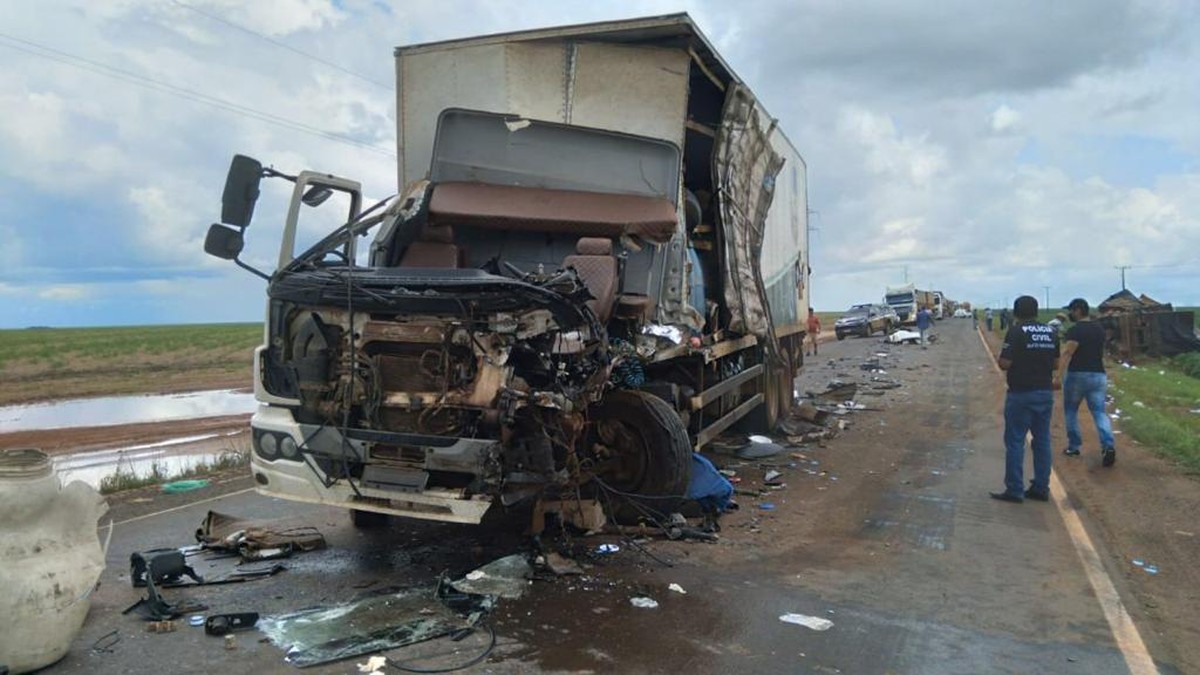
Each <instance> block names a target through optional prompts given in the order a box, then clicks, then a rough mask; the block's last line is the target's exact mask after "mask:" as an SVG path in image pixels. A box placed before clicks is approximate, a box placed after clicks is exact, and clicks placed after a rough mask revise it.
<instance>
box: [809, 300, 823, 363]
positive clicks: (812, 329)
mask: <svg viewBox="0 0 1200 675" xmlns="http://www.w3.org/2000/svg"><path fill="white" fill-rule="evenodd" d="M820 334H821V319H820V318H818V317H817V313H816V312H814V311H813V308H812V307H809V308H808V344H809V346H810V347H811V348H812V354H810V355H809V356H816V355H817V336H818V335H820Z"/></svg>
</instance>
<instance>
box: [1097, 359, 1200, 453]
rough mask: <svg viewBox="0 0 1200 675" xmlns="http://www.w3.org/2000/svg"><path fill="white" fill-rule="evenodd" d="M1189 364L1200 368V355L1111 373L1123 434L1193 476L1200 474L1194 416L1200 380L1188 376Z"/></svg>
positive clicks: (1198, 423)
mask: <svg viewBox="0 0 1200 675" xmlns="http://www.w3.org/2000/svg"><path fill="white" fill-rule="evenodd" d="M1191 357H1196V358H1191ZM1184 363H1190V364H1197V363H1200V355H1196V354H1192V355H1190V357H1189V358H1188V359H1183V360H1180V359H1178V358H1177V359H1175V360H1156V361H1152V360H1147V361H1145V362H1143V363H1140V364H1139V365H1138V367H1137V368H1136V369H1130V368H1122V367H1120V366H1118V367H1116V368H1113V369H1112V370H1110V373H1109V374H1110V376H1111V377H1112V380H1113V383H1114V390H1113V396H1114V398H1115V399H1116V406H1117V407H1118V408H1120V410H1121V413H1122V418H1121V420H1120V426H1121V429H1122V430H1123V431H1124V432H1125V433H1127V434H1129V435H1130V436H1131V437H1133V438H1134V440H1136V441H1137V442H1139V443H1141V444H1142V445H1144V446H1146V447H1148V448H1150V449H1151V450H1154V451H1155V452H1158V453H1159V454H1161V455H1163V456H1165V457H1167V458H1170V459H1172V460H1174V461H1176V462H1178V463H1179V464H1180V465H1181V466H1183V467H1185V468H1186V469H1187V470H1188V471H1190V472H1197V473H1200V414H1196V413H1192V412H1191V411H1192V410H1197V409H1200V379H1198V378H1196V377H1192V376H1190V375H1188V374H1187V373H1186V372H1184V370H1183V367H1186V366H1182V367H1181V364H1184ZM1160 373H1161V374H1160ZM1136 403H1141V404H1142V405H1141V406H1139V405H1136Z"/></svg>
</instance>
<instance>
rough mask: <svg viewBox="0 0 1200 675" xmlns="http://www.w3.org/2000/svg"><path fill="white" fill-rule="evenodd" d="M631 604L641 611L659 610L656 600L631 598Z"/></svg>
mask: <svg viewBox="0 0 1200 675" xmlns="http://www.w3.org/2000/svg"><path fill="white" fill-rule="evenodd" d="M629 604H631V605H633V606H634V607H639V608H641V609H658V601H656V600H655V599H654V598H643V597H638V598H630V599H629Z"/></svg>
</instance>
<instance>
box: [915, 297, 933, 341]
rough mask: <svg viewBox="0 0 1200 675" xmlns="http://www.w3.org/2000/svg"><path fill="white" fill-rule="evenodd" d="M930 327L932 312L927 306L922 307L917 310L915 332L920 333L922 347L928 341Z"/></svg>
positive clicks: (931, 324) (931, 325)
mask: <svg viewBox="0 0 1200 675" xmlns="http://www.w3.org/2000/svg"><path fill="white" fill-rule="evenodd" d="M930 328H933V313H932V312H930V311H929V308H928V307H922V308H921V311H919V312H917V332H919V333H920V334H921V346H922V347H924V346H925V345H926V344H927V342H928V339H927V338H928V337H929V329H930Z"/></svg>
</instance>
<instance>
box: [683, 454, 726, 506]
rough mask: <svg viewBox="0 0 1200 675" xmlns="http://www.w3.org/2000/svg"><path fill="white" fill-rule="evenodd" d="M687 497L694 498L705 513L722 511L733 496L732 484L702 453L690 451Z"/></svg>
mask: <svg viewBox="0 0 1200 675" xmlns="http://www.w3.org/2000/svg"><path fill="white" fill-rule="evenodd" d="M687 497H688V499H694V500H696V502H698V503H699V504H700V508H701V509H703V510H704V512H705V513H723V512H724V511H725V509H726V508H728V507H729V500H730V499H731V498H732V497H733V484H732V483H730V482H729V481H728V480H727V479H726V478H725V476H722V475H721V473H720V472H719V471H717V467H715V466H713V463H712V462H710V461H708V459H706V458H705V457H704V456H703V455H700V454H697V453H692V480H691V482H690V483H688V491H687Z"/></svg>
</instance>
